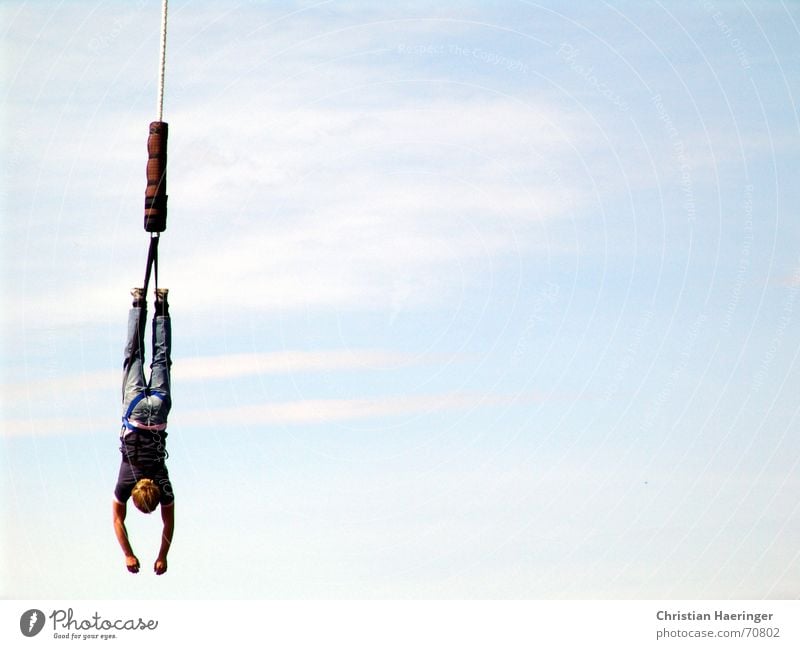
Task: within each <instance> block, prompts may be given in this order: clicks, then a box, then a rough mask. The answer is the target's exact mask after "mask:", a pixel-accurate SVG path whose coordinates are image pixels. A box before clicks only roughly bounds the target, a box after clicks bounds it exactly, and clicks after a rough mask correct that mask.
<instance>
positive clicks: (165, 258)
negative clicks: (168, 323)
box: [0, 0, 800, 600]
mask: <svg viewBox="0 0 800 649" xmlns="http://www.w3.org/2000/svg"><path fill="white" fill-rule="evenodd" d="M0 13H2V21H0V23H1V24H2V27H1V28H0V29H2V41H1V42H2V72H0V74H2V89H3V90H2V99H0V107H1V108H0V110H1V111H2V113H1V114H2V120H3V128H2V136H0V137H2V139H1V140H0V151H1V152H2V156H1V157H0V161H2V162H1V163H2V173H1V174H0V179H1V182H2V184H1V185H0V197H1V198H0V206H2V246H3V254H2V274H1V276H0V277H1V280H2V293H1V294H2V298H3V302H4V306H3V308H2V313H1V314H0V321H1V322H2V341H3V345H2V362H1V363H0V367H2V398H1V399H0V402H1V403H2V410H1V411H0V440H2V443H1V444H0V449H2V451H1V452H0V453H1V454H0V465H2V471H1V472H0V475H1V476H2V477H0V491H1V493H2V499H0V503H1V504H2V510H1V511H2V518H0V520H1V521H2V527H0V558H1V559H2V560H0V595H2V597H4V598H9V599H44V598H48V599H139V598H142V599H144V598H158V599H176V600H178V599H760V598H773V599H785V598H796V597H797V596H798V594H800V498H799V497H798V496H799V495H800V474H798V468H799V467H800V435H798V431H799V430H800V405H799V402H798V399H797V395H798V394H800V362H799V360H798V354H800V327H798V317H799V316H798V309H800V295H799V294H800V253H798V251H799V250H800V245H799V244H800V221H798V218H797V215H798V214H797V205H800V187H799V186H798V183H797V179H796V170H797V167H798V163H800V137H798V136H799V135H800V116H799V115H798V109H797V106H798V105H799V104H800V28H798V25H800V5H798V4H797V3H793V2H786V1H780V0H779V1H776V2H761V1H759V2H750V1H739V2H722V1H721V0H703V1H701V2H688V1H687V2H683V1H676V2H663V1H662V2H657V1H656V2H652V1H646V2H620V1H615V2H589V1H588V0H587V1H584V2H569V3H566V2H554V1H544V0H542V1H538V2H528V1H524V0H505V1H503V2H478V1H467V2H455V1H448V0H446V1H443V2H435V3H434V2H415V1H408V2H398V3H379V2H367V1H360V2H358V1H351V2H347V1H344V0H341V1H340V0H326V1H325V0H324V1H315V2H281V1H275V2H266V1H264V2H262V1H258V0H252V1H247V2H224V3H223V2H209V1H202V0H194V1H193V2H191V3H190V2H188V1H187V0H182V1H180V0H178V1H176V0H173V2H171V3H170V10H169V31H168V39H167V65H166V79H165V91H164V120H165V121H167V122H168V123H169V128H170V136H169V167H168V168H169V173H168V193H169V213H168V221H167V230H166V231H165V232H164V233H163V235H162V236H161V241H160V246H159V250H160V264H159V286H161V287H168V288H169V289H170V305H171V313H172V326H173V336H174V349H173V362H174V364H173V403H174V405H173V410H172V413H171V415H170V420H169V442H168V448H169V453H170V456H169V462H168V464H169V470H170V475H171V477H172V482H173V485H174V489H175V493H176V532H175V538H174V543H173V548H172V550H171V552H170V555H169V570H168V572H167V574H166V575H164V576H159V577H157V576H155V575H154V574H153V572H152V564H153V562H154V561H155V557H156V553H157V549H158V542H159V534H160V521H159V519H158V518H157V515H156V516H151V517H146V516H144V515H141V514H139V513H138V512H136V511H135V510H133V508H129V510H131V513H129V515H128V521H127V523H128V531H129V533H130V537H131V542H132V545H133V548H134V550H135V552H136V553H137V556H138V557H139V559H140V560H141V562H142V565H143V571H142V572H141V573H140V574H138V575H135V576H134V575H130V574H128V573H127V572H126V570H125V566H124V557H123V554H122V552H121V550H120V548H119V546H118V544H117V541H116V539H115V537H114V533H113V529H112V525H111V498H112V492H113V487H114V483H115V479H116V475H117V470H118V465H119V451H118V439H117V438H118V433H119V417H120V414H121V412H120V411H121V404H120V385H119V382H120V370H121V365H122V351H123V345H124V337H125V327H126V321H127V310H128V308H129V305H130V295H129V290H130V288H131V287H133V286H139V285H141V284H142V277H143V274H144V262H145V259H146V253H147V244H148V234H147V233H146V232H144V230H143V228H142V219H143V196H144V189H145V173H144V172H145V163H146V140H147V133H148V124H149V123H150V122H151V121H154V120H156V119H157V109H156V96H157V72H158V53H159V26H160V3H158V2H155V1H154V0H138V1H135V2H121V1H119V2H114V1H110V0H106V1H98V0H86V1H83V2H51V1H46V0H40V1H28V2H19V1H13V0H12V1H8V2H4V3H2V5H0Z"/></svg>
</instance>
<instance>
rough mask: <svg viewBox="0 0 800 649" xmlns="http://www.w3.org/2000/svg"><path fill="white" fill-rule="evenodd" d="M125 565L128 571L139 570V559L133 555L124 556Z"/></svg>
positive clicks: (134, 571)
mask: <svg viewBox="0 0 800 649" xmlns="http://www.w3.org/2000/svg"><path fill="white" fill-rule="evenodd" d="M125 565H126V566H127V567H128V572H133V573H137V572H139V559H137V558H136V557H135V556H134V555H130V556H128V557H125Z"/></svg>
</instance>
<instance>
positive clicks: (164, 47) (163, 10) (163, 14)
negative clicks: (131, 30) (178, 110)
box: [158, 0, 167, 122]
mask: <svg viewBox="0 0 800 649" xmlns="http://www.w3.org/2000/svg"><path fill="white" fill-rule="evenodd" d="M166 62H167V0H163V2H162V3H161V61H160V64H159V70H158V121H159V122H162V121H164V120H163V119H162V117H163V116H164V67H165V65H166Z"/></svg>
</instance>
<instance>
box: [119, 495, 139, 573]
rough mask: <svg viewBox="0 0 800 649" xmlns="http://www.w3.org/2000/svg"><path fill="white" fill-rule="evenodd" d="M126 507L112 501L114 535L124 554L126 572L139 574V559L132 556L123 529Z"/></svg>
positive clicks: (126, 532)
mask: <svg viewBox="0 0 800 649" xmlns="http://www.w3.org/2000/svg"><path fill="white" fill-rule="evenodd" d="M126 512H127V506H126V505H125V503H119V502H117V501H116V500H115V501H114V533H115V534H116V535H117V541H119V545H120V547H121V548H122V551H123V552H124V553H125V565H126V566H127V568H128V572H139V559H137V558H136V555H135V554H133V548H131V544H130V542H129V541H128V530H126V529H125V514H126Z"/></svg>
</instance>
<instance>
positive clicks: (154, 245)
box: [142, 232, 158, 295]
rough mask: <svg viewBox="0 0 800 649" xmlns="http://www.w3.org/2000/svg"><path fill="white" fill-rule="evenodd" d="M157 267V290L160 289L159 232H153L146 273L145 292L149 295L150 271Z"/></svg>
mask: <svg viewBox="0 0 800 649" xmlns="http://www.w3.org/2000/svg"><path fill="white" fill-rule="evenodd" d="M153 269H155V281H156V290H158V233H157V232H154V233H152V235H151V237H150V248H149V249H148V251H147V266H146V267H145V273H144V283H143V284H142V286H143V287H144V294H145V295H147V286H148V284H150V271H151V270H153Z"/></svg>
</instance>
